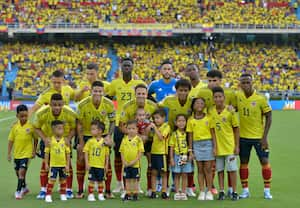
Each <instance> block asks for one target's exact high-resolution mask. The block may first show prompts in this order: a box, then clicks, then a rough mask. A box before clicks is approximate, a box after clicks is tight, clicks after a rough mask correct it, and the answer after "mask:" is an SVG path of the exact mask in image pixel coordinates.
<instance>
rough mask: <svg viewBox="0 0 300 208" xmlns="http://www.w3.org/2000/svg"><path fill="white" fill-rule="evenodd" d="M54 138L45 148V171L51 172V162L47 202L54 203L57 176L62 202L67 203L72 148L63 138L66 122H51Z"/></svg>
mask: <svg viewBox="0 0 300 208" xmlns="http://www.w3.org/2000/svg"><path fill="white" fill-rule="evenodd" d="M51 127H52V131H53V136H52V137H51V139H50V141H49V144H48V145H46V148H45V169H46V170H47V171H48V170H49V160H50V177H49V180H48V184H47V192H46V197H45V201H46V202H52V196H51V194H52V189H53V186H54V184H55V181H56V178H57V175H59V183H60V200H62V201H66V200H67V196H66V177H67V174H68V172H69V167H70V147H69V146H68V145H67V144H68V141H67V140H66V138H64V137H63V134H64V122H63V121H60V120H54V121H52V122H51Z"/></svg>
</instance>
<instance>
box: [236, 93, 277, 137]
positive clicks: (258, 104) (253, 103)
mask: <svg viewBox="0 0 300 208" xmlns="http://www.w3.org/2000/svg"><path fill="white" fill-rule="evenodd" d="M237 109H238V112H239V118H240V137H242V138H246V139H261V138H262V136H263V132H264V116H263V114H265V113H267V112H270V111H272V108H271V106H270V105H269V104H268V101H267V99H266V98H265V97H264V96H263V95H260V94H258V93H257V92H254V93H253V94H252V95H251V96H250V97H248V98H246V96H245V94H244V93H243V92H239V93H237Z"/></svg>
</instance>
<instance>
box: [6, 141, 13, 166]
mask: <svg viewBox="0 0 300 208" xmlns="http://www.w3.org/2000/svg"><path fill="white" fill-rule="evenodd" d="M13 144H14V142H13V141H12V140H9V141H8V146H7V160H8V161H9V162H10V161H11V150H12V148H13Z"/></svg>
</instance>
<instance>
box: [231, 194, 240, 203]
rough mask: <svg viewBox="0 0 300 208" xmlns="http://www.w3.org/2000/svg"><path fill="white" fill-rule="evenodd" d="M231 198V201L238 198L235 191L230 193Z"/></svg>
mask: <svg viewBox="0 0 300 208" xmlns="http://www.w3.org/2000/svg"><path fill="white" fill-rule="evenodd" d="M231 196H232V197H231V200H232V201H237V200H239V195H238V194H237V193H236V192H233V193H232V195H231Z"/></svg>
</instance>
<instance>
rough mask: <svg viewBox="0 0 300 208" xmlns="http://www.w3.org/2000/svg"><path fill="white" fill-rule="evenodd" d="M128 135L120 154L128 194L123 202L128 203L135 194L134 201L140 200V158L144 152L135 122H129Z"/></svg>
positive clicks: (124, 139) (122, 144)
mask: <svg viewBox="0 0 300 208" xmlns="http://www.w3.org/2000/svg"><path fill="white" fill-rule="evenodd" d="M126 128H127V135H126V136H125V137H124V138H123V140H122V143H121V146H120V153H121V159H122V163H123V167H124V178H125V183H126V187H125V189H126V194H125V197H124V198H123V200H125V201H128V200H130V199H131V194H133V198H132V199H133V200H134V201H136V200H137V199H138V179H139V178H140V158H141V156H142V153H143V152H144V145H143V141H142V139H141V138H140V137H139V136H138V135H137V134H138V128H137V122H136V121H135V120H130V121H128V122H127V126H126Z"/></svg>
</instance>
